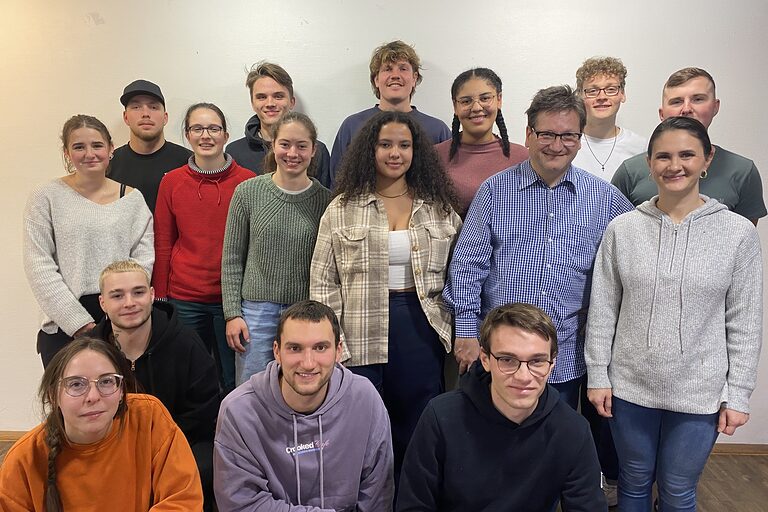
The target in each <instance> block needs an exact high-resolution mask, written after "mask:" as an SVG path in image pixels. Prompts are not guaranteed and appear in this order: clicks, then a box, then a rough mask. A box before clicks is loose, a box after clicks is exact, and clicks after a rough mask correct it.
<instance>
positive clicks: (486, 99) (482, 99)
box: [456, 92, 496, 108]
mask: <svg viewBox="0 0 768 512" xmlns="http://www.w3.org/2000/svg"><path fill="white" fill-rule="evenodd" d="M495 98H496V95H495V94H493V93H490V92H488V93H485V94H481V95H480V96H462V97H461V98H457V99H456V103H458V104H459V106H460V107H461V108H469V107H471V106H472V105H474V104H475V102H478V103H480V105H481V106H483V107H487V106H488V105H490V104H491V102H492V101H493V100H494V99H495Z"/></svg>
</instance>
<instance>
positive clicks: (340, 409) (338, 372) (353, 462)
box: [214, 361, 394, 512]
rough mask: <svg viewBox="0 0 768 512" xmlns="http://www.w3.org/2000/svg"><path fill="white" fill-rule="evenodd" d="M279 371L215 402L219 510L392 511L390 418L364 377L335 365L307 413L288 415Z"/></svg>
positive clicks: (273, 368) (273, 366) (274, 366)
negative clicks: (320, 396) (319, 398)
mask: <svg viewBox="0 0 768 512" xmlns="http://www.w3.org/2000/svg"><path fill="white" fill-rule="evenodd" d="M280 371H281V370H280V365H279V364H278V363H277V361H272V362H270V363H269V364H268V365H267V369H266V370H265V371H263V372H261V373H257V374H256V375H253V376H252V377H251V378H250V380H248V381H247V382H245V383H244V384H242V385H241V386H239V387H238V388H237V389H235V390H234V391H233V392H232V393H230V394H229V395H228V396H227V397H226V398H225V399H224V401H223V402H222V405H221V411H220V414H219V422H218V425H217V428H216V440H215V445H214V472H215V475H216V478H215V481H214V490H215V492H216V502H217V505H218V507H219V510H220V511H221V512H230V511H245V510H258V511H260V512H277V511H281V512H283V511H295V512H299V511H302V512H323V511H361V512H367V511H370V512H382V511H386V510H391V508H392V497H393V492H394V488H393V485H394V484H393V478H392V471H393V455H392V441H391V435H390V427H389V417H388V415H387V411H386V409H385V407H384V403H383V402H382V401H381V398H380V397H379V394H378V393H377V391H376V389H375V388H374V387H373V385H372V384H371V383H370V382H369V381H368V380H367V379H366V378H364V377H360V376H358V375H355V374H353V373H352V372H350V371H349V370H347V369H346V368H344V367H342V366H341V365H339V364H336V366H335V367H334V370H333V373H332V375H331V379H330V381H329V384H328V392H327V395H326V398H325V400H324V401H323V403H322V405H321V406H320V407H319V408H318V409H317V410H316V411H315V412H313V413H310V414H301V413H298V412H296V411H294V410H293V409H291V408H290V407H289V406H288V405H287V404H286V403H285V400H284V399H283V395H282V392H281V390H280Z"/></svg>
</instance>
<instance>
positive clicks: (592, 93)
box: [582, 85, 621, 98]
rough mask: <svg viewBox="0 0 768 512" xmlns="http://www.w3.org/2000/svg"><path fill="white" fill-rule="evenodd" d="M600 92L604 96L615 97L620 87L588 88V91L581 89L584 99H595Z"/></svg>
mask: <svg viewBox="0 0 768 512" xmlns="http://www.w3.org/2000/svg"><path fill="white" fill-rule="evenodd" d="M600 91H602V92H604V93H605V95H606V96H616V95H617V94H619V92H620V91H621V86H620V85H609V86H608V87H590V88H589V89H582V92H583V93H584V97H585V98H597V97H598V96H600Z"/></svg>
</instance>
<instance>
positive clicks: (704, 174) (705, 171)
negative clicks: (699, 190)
mask: <svg viewBox="0 0 768 512" xmlns="http://www.w3.org/2000/svg"><path fill="white" fill-rule="evenodd" d="M707 176H709V174H708V173H707V170H706V169H704V170H703V171H701V179H702V180H705V179H707Z"/></svg>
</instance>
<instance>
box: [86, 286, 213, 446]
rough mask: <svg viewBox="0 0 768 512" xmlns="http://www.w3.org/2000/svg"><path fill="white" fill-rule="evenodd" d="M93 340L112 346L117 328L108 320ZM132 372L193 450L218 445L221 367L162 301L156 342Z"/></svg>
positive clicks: (155, 318) (156, 310)
mask: <svg viewBox="0 0 768 512" xmlns="http://www.w3.org/2000/svg"><path fill="white" fill-rule="evenodd" d="M91 335H92V336H94V337H97V338H99V339H102V340H105V341H108V340H110V337H111V336H112V322H110V321H109V319H108V318H105V319H104V320H102V321H101V322H99V323H98V324H97V325H96V328H95V329H94V330H93V331H92V333H91ZM132 368H133V370H134V372H135V373H134V375H135V377H136V380H138V381H139V384H141V388H142V389H141V390H140V391H141V392H142V393H147V394H149V395H153V396H155V397H157V398H159V399H160V401H161V402H163V405H164V406H165V407H166V409H168V412H170V413H171V416H172V417H173V421H175V422H176V424H177V425H178V426H179V428H180V429H181V431H182V432H184V435H185V436H186V438H187V441H188V442H189V444H195V443H196V442H198V441H211V440H212V439H213V434H214V431H215V428H216V415H217V414H218V412H219V404H220V402H221V397H220V396H219V385H218V380H217V378H216V363H215V362H214V360H213V358H212V357H211V356H210V354H208V352H207V351H206V349H205V346H204V345H203V342H202V340H201V339H200V338H199V336H198V335H197V334H196V333H195V331H193V330H192V329H190V328H189V327H186V326H184V325H183V324H182V323H181V321H180V320H179V318H178V316H177V315H176V309H175V308H174V307H173V305H171V304H169V303H167V302H159V301H158V302H155V303H154V305H153V306H152V337H151V338H150V339H149V344H148V345H147V349H146V350H145V351H144V353H143V354H142V355H141V356H140V357H139V358H138V359H136V361H135V362H134V363H133V365H132Z"/></svg>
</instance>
